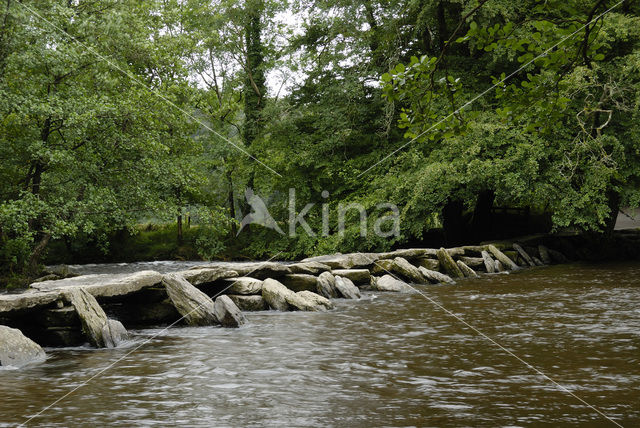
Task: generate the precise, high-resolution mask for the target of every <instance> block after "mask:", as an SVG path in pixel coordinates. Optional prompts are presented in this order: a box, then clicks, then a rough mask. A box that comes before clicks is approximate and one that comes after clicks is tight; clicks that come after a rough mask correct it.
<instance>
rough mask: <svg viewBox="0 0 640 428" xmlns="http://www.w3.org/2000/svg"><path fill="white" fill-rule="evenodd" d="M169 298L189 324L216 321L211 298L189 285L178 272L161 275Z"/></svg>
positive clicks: (209, 323) (206, 323)
mask: <svg viewBox="0 0 640 428" xmlns="http://www.w3.org/2000/svg"><path fill="white" fill-rule="evenodd" d="M162 283H163V284H164V286H165V288H166V290H167V294H168V295H169V299H171V302H172V303H173V306H175V308H176V310H177V311H178V312H179V313H180V315H182V317H183V318H184V320H185V321H186V322H187V324H189V325H194V326H196V325H213V324H217V323H218V319H217V318H216V315H215V311H214V307H213V306H214V305H213V300H211V298H210V297H209V296H207V295H206V294H204V293H203V292H202V291H200V290H198V289H197V288H196V287H194V286H193V285H191V284H190V283H189V281H187V280H186V279H184V278H183V277H182V275H180V274H178V273H169V274H166V275H164V276H163V277H162Z"/></svg>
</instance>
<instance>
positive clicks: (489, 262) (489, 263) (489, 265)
mask: <svg viewBox="0 0 640 428" xmlns="http://www.w3.org/2000/svg"><path fill="white" fill-rule="evenodd" d="M481 254H482V260H484V267H485V269H487V272H488V273H495V272H496V264H495V262H494V261H493V259H492V258H491V255H489V253H488V252H486V251H482V253H481Z"/></svg>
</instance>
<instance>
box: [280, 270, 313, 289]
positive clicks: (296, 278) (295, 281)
mask: <svg viewBox="0 0 640 428" xmlns="http://www.w3.org/2000/svg"><path fill="white" fill-rule="evenodd" d="M280 281H281V282H282V284H283V285H284V286H285V287H287V288H288V289H290V290H293V291H303V290H308V291H315V290H316V289H317V287H318V286H317V283H318V278H317V277H315V276H313V275H307V274H304V273H293V274H288V275H285V276H283V277H282V278H280Z"/></svg>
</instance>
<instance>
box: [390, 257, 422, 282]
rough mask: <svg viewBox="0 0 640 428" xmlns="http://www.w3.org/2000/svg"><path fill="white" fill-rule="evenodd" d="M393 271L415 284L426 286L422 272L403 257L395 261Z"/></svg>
mask: <svg viewBox="0 0 640 428" xmlns="http://www.w3.org/2000/svg"><path fill="white" fill-rule="evenodd" d="M393 271H394V272H395V273H397V274H398V275H400V276H401V277H403V278H404V279H406V280H408V281H411V282H413V283H414V284H424V282H425V281H424V277H423V276H422V274H421V273H420V270H419V269H418V268H417V267H415V266H414V265H412V264H411V263H409V262H408V261H407V259H403V258H402V257H396V258H395V259H393Z"/></svg>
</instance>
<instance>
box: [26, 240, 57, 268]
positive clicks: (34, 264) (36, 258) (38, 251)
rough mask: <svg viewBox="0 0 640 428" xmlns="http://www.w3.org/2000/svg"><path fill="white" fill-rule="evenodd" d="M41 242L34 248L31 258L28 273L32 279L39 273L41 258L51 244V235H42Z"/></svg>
mask: <svg viewBox="0 0 640 428" xmlns="http://www.w3.org/2000/svg"><path fill="white" fill-rule="evenodd" d="M39 235H40V240H39V242H38V244H37V245H36V246H35V247H34V249H33V251H32V252H31V255H30V256H29V266H28V269H29V271H28V272H27V273H28V275H29V276H30V277H35V276H37V275H38V273H39V266H40V258H41V257H42V254H44V250H45V249H46V248H47V245H48V244H49V240H51V234H50V233H40V234H39Z"/></svg>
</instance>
